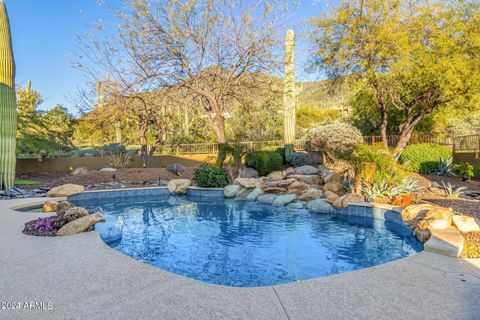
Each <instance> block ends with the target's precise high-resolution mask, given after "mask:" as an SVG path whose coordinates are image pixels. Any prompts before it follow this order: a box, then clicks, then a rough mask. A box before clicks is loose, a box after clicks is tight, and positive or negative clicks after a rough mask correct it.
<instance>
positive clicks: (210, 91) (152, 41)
mask: <svg viewBox="0 0 480 320" xmlns="http://www.w3.org/2000/svg"><path fill="white" fill-rule="evenodd" d="M285 8H286V4H285V3H280V2H279V1H276V0H272V1H267V0H255V1H238V0H237V1H235V0H193V1H175V0H137V1H125V2H124V4H123V6H122V7H121V8H120V9H119V10H118V11H117V12H116V14H117V16H118V17H119V18H120V19H121V26H120V27H119V28H118V29H117V30H116V31H115V32H114V33H110V35H109V36H108V37H105V38H103V40H102V41H97V40H95V41H92V42H90V44H89V50H90V51H91V52H94V53H96V57H95V58H94V59H91V60H92V61H94V62H95V63H97V64H99V65H100V66H101V68H102V69H103V70H105V71H107V72H109V73H110V74H111V75H112V76H113V75H114V74H116V73H118V69H119V68H123V69H124V70H123V71H129V72H130V74H129V75H128V76H127V77H129V78H130V79H129V81H128V82H130V83H135V84H136V85H138V84H143V85H144V86H149V87H150V88H152V87H156V88H160V87H166V86H168V87H177V88H181V89H183V90H185V91H186V92H187V93H188V95H190V96H191V97H194V98H195V99H197V100H200V103H199V105H200V106H201V108H202V111H203V118H204V119H206V121H207V122H208V124H209V126H210V127H211V129H212V130H213V131H214V133H215V136H216V138H217V141H218V142H219V143H224V142H225V141H226V134H225V132H226V131H225V120H226V118H228V117H229V115H230V112H229V111H230V110H229V106H230V104H231V101H232V99H235V98H236V97H237V94H238V92H242V91H244V90H242V88H245V87H247V88H253V87H255V86H256V85H257V84H258V82H259V81H261V79H264V77H257V75H259V74H261V73H263V72H270V71H272V70H273V69H276V68H278V58H277V55H276V51H278V50H277V44H278V33H277V31H278V30H280V28H279V24H280V22H281V21H280V15H281V14H282V12H284V9H285ZM97 29H102V30H103V27H100V28H97ZM85 51H86V50H84V52H85ZM114 61H115V62H114ZM117 62H118V63H117ZM112 69H115V70H112ZM122 74H125V72H122ZM123 78H126V77H125V76H123ZM137 93H138V92H137Z"/></svg>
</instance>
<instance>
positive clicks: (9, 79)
mask: <svg viewBox="0 0 480 320" xmlns="http://www.w3.org/2000/svg"><path fill="white" fill-rule="evenodd" d="M16 104H17V99H16V96H15V61H14V59H13V50H12V38H11V35H10V24H9V22H8V15H7V8H6V7H5V3H4V2H3V0H0V189H9V188H11V187H13V185H14V183H15V161H16V159H15V145H16V137H15V134H16V131H17V110H16V107H17V106H16Z"/></svg>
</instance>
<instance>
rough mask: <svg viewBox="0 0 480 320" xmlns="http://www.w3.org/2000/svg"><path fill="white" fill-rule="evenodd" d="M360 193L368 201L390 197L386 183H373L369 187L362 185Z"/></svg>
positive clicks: (389, 189) (389, 190)
mask: <svg viewBox="0 0 480 320" xmlns="http://www.w3.org/2000/svg"><path fill="white" fill-rule="evenodd" d="M362 192H363V194H365V195H366V196H367V197H368V198H370V199H377V198H382V197H391V196H392V193H391V188H390V186H389V185H388V183H387V182H381V183H373V184H372V185H371V186H370V185H368V184H366V183H363V184H362Z"/></svg>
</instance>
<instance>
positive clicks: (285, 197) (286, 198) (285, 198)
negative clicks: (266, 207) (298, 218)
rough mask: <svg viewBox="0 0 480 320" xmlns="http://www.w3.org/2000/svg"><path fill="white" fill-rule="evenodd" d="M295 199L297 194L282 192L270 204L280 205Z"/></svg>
mask: <svg viewBox="0 0 480 320" xmlns="http://www.w3.org/2000/svg"><path fill="white" fill-rule="evenodd" d="M295 200H297V196H296V195H294V194H282V195H279V196H277V197H276V198H275V200H274V201H273V203H272V205H273V206H275V207H282V206H285V205H287V204H289V203H290V202H293V201H295Z"/></svg>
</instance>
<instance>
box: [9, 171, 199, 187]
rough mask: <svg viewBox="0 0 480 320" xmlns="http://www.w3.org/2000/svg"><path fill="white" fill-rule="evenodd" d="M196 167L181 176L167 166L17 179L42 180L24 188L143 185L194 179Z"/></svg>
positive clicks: (29, 175)
mask: <svg viewBox="0 0 480 320" xmlns="http://www.w3.org/2000/svg"><path fill="white" fill-rule="evenodd" d="M194 170H195V168H186V171H185V173H184V174H183V175H182V176H181V177H179V176H177V175H175V174H173V173H171V172H169V171H168V170H167V169H166V168H142V169H118V170H117V171H116V172H99V171H89V172H88V173H86V174H84V175H77V176H74V175H72V174H70V173H63V172H34V173H28V174H19V175H17V179H31V180H37V181H41V182H42V184H40V185H38V184H37V185H30V186H21V187H22V188H23V189H27V190H31V189H35V188H43V187H44V188H52V187H55V186H59V185H62V184H66V183H75V184H81V185H95V184H101V183H107V182H121V183H123V184H125V185H126V186H127V187H142V186H145V185H148V184H155V183H158V182H159V180H170V179H178V178H186V179H192V177H193V171H194Z"/></svg>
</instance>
